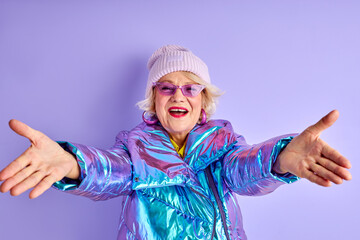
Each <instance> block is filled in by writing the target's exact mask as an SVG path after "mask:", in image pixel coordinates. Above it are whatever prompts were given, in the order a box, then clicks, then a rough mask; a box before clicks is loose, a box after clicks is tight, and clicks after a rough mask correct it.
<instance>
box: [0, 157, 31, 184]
mask: <svg viewBox="0 0 360 240" xmlns="http://www.w3.org/2000/svg"><path fill="white" fill-rule="evenodd" d="M30 162H31V158H30V157H28V153H27V151H25V152H24V153H23V154H21V155H20V157H18V158H16V159H15V160H14V161H12V162H11V163H10V164H9V165H8V166H7V167H5V168H4V169H3V170H2V171H1V172H0V181H4V180H6V179H8V178H10V177H12V176H14V175H15V174H16V173H17V172H19V171H21V170H22V169H24V168H25V167H26V166H28V165H29V164H30Z"/></svg>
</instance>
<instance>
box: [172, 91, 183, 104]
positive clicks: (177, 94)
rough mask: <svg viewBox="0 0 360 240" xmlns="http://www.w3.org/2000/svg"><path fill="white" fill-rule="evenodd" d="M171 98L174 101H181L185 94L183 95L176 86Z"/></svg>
mask: <svg viewBox="0 0 360 240" xmlns="http://www.w3.org/2000/svg"><path fill="white" fill-rule="evenodd" d="M172 99H173V101H174V102H182V101H185V96H184V95H183V93H182V92H181V89H180V88H178V89H176V91H175V93H174V95H173V96H172Z"/></svg>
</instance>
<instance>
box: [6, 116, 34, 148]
mask: <svg viewBox="0 0 360 240" xmlns="http://www.w3.org/2000/svg"><path fill="white" fill-rule="evenodd" d="M9 126H10V128H11V129H12V130H13V131H14V132H16V133H17V134H19V135H21V136H23V137H26V138H27V139H29V140H30V142H31V143H34V142H35V141H36V139H37V137H38V135H39V131H37V130H35V129H33V128H31V127H29V126H28V125H26V124H25V123H23V122H20V121H19V120H16V119H11V120H10V121H9Z"/></svg>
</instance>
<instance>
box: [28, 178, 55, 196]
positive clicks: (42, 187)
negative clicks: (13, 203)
mask: <svg viewBox="0 0 360 240" xmlns="http://www.w3.org/2000/svg"><path fill="white" fill-rule="evenodd" d="M55 182H56V179H55V177H54V176H53V175H49V176H47V177H45V178H44V179H43V180H42V181H41V182H40V183H39V184H38V185H37V186H36V187H35V188H34V189H33V190H32V191H31V192H30V194H29V197H30V198H31V199H34V198H37V197H38V196H40V195H41V194H43V193H44V192H45V191H46V190H48V189H49V188H50V187H51V186H52V185H53V184H54V183H55Z"/></svg>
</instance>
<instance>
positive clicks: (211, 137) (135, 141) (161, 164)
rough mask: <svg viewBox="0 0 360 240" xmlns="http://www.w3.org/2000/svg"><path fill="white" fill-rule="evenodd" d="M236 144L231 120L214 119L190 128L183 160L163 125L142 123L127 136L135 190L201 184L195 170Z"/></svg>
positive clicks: (203, 167) (200, 168)
mask: <svg viewBox="0 0 360 240" xmlns="http://www.w3.org/2000/svg"><path fill="white" fill-rule="evenodd" d="M235 143H236V135H235V133H234V132H233V129H232V126H231V124H230V123H229V122H228V121H225V120H211V121H209V122H208V123H206V124H204V125H196V126H195V127H194V128H193V129H192V130H191V131H190V133H189V135H188V139H187V143H186V148H185V157H184V159H182V158H181V157H180V156H179V155H178V153H177V152H176V151H175V149H174V147H173V145H172V143H171V142H170V137H169V134H168V133H167V131H166V130H165V129H164V128H163V127H162V126H161V125H160V124H155V125H147V124H145V123H141V124H139V125H138V126H137V127H135V128H134V129H133V130H131V131H130V133H129V136H128V149H129V153H130V156H131V159H132V163H133V168H134V169H133V170H134V171H133V173H134V175H133V180H134V181H133V189H141V188H148V187H159V186H169V185H186V184H190V185H192V186H194V185H198V184H197V183H196V173H197V172H198V171H201V170H203V169H205V168H206V167H207V166H208V165H209V164H211V163H212V162H214V161H216V160H217V159H219V158H220V157H221V156H222V155H223V154H225V153H226V152H227V151H228V150H229V149H230V148H231V147H232V146H233V145H234V144H235Z"/></svg>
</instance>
